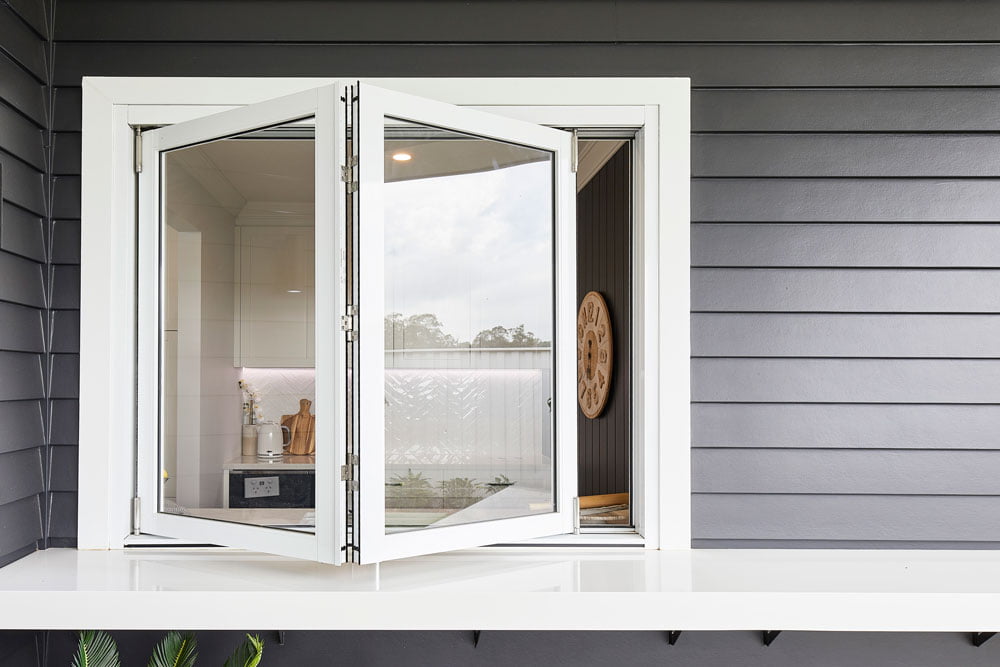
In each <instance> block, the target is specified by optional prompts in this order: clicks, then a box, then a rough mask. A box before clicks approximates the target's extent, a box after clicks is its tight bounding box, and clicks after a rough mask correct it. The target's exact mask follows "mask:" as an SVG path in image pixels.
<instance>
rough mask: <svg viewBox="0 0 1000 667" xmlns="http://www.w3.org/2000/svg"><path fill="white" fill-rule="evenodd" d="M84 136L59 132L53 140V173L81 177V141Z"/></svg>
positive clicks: (76, 133)
mask: <svg viewBox="0 0 1000 667" xmlns="http://www.w3.org/2000/svg"><path fill="white" fill-rule="evenodd" d="M82 138H83V135H82V134H81V133H79V132H58V133H56V135H55V137H54V139H53V145H54V150H53V158H52V164H53V173H55V174H68V175H76V176H79V175H80V156H81V154H80V151H81V146H80V141H81V140H82Z"/></svg>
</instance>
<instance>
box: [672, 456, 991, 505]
mask: <svg viewBox="0 0 1000 667" xmlns="http://www.w3.org/2000/svg"><path fill="white" fill-rule="evenodd" d="M997 444H998V445H1000V442H998V443H997ZM691 489H692V491H693V492H694V493H833V494H844V495H849V494H909V495H963V496H978V495H984V496H988V495H992V496H1000V451H982V450H980V451H921V450H914V449H909V450H906V449H902V450H900V449H896V450H872V449H868V450H866V449H848V450H843V449H719V448H710V449H695V450H693V451H692V452H691ZM997 502H998V503H1000V498H998V499H997Z"/></svg>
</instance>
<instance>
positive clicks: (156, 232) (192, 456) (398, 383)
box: [80, 79, 690, 563]
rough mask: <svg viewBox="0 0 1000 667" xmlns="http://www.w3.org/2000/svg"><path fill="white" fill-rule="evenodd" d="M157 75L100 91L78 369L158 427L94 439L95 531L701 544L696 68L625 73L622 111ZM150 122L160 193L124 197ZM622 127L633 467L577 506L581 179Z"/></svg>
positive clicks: (88, 482)
mask: <svg viewBox="0 0 1000 667" xmlns="http://www.w3.org/2000/svg"><path fill="white" fill-rule="evenodd" d="M146 81H147V80H141V79H140V80H134V79H88V80H86V81H85V120H84V190H85V194H84V223H83V224H84V241H83V252H84V253H85V255H84V257H85V266H89V267H93V268H92V269H90V271H89V273H88V272H87V271H85V272H84V275H83V277H82V282H83V292H84V297H83V298H84V305H85V306H89V307H84V308H83V309H82V316H83V318H84V319H83V322H82V334H81V335H82V337H83V338H84V339H85V340H86V339H89V340H90V341H92V342H93V343H94V344H93V345H86V344H85V345H83V346H82V348H83V350H84V352H83V360H82V362H81V373H82V377H84V380H85V382H87V381H88V379H93V381H94V382H96V383H97V384H100V385H103V387H104V388H106V389H107V393H104V394H103V395H104V396H105V397H107V396H111V395H118V396H124V395H127V393H128V392H130V391H134V392H135V393H133V394H132V400H133V401H134V403H135V405H136V413H135V424H136V431H135V433H136V434H137V435H132V434H127V433H126V432H125V429H122V430H121V432H114V431H113V432H112V433H110V434H109V435H110V437H109V438H106V439H104V440H103V441H100V439H98V438H93V439H91V438H89V437H88V436H87V435H86V434H87V433H88V432H89V431H88V430H87V429H86V428H84V427H82V428H81V448H82V449H81V452H82V455H81V470H80V485H81V499H80V503H81V521H80V544H81V546H82V547H103V548H107V547H112V548H115V547H117V546H121V545H122V542H121V540H122V538H123V537H124V535H125V534H126V533H128V532H130V531H131V532H136V533H138V532H141V533H142V534H144V535H149V536H160V537H165V538H175V539H177V540H179V541H181V542H182V543H198V544H206V543H207V544H219V545H224V546H234V547H240V548H247V549H252V550H257V551H265V552H271V553H275V554H282V555H289V556H295V557H299V558H306V559H311V560H318V561H321V562H327V563H341V562H360V563H374V562H379V561H382V560H387V559H393V558H401V557H407V556H412V555H419V554H425V553H434V552H439V551H443V550H449V549H459V548H466V547H472V546H479V545H488V544H496V543H512V542H518V541H523V540H526V539H530V538H535V539H538V540H540V541H541V543H552V542H553V541H555V542H560V541H562V542H566V541H567V540H571V538H572V533H574V532H576V533H579V532H580V531H581V529H580V526H581V517H580V515H581V513H583V514H584V515H588V516H589V515H594V516H595V519H594V520H593V521H600V520H608V519H602V517H611V520H612V521H618V523H619V524H620V525H621V527H620V528H606V529H604V530H600V531H598V533H592V534H589V535H586V536H584V538H585V539H586V541H587V543H588V544H593V543H600V542H602V541H607V542H608V543H623V541H624V542H627V541H628V540H629V539H630V537H629V535H632V536H635V537H637V538H638V539H640V540H642V541H643V542H644V544H645V546H646V547H653V548H655V547H671V548H678V547H680V548H687V547H688V546H689V543H690V527H689V516H688V515H689V512H690V501H689V498H688V495H689V493H690V479H689V452H688V448H689V445H688V442H689V434H688V417H687V414H688V401H689V389H688V377H689V376H688V363H687V356H688V341H687V335H688V333H687V332H688V328H687V310H688V305H687V304H688V282H687V281H688V278H687V275H688V271H687V267H688V264H689V261H688V253H689V251H688V242H687V238H688V222H687V217H688V216H687V177H688V173H687V141H688V139H687V133H688V127H687V108H686V107H687V82H686V81H678V80H655V81H656V82H657V85H658V87H654V88H652V90H658V91H659V97H658V98H657V96H656V95H652V94H650V93H649V92H648V91H649V90H650V88H649V87H648V81H649V80H636V81H645V82H647V85H646V86H643V85H640V84H638V83H635V82H633V83H632V84H631V86H629V85H623V84H622V82H626V84H627V82H628V81H630V80H616V81H617V82H619V84H618V85H620V86H622V85H623V87H622V88H621V90H622V91H623V92H627V95H626V96H625V99H623V100H622V101H623V102H626V103H628V104H624V105H622V106H620V107H608V106H601V105H596V104H594V102H595V101H596V100H594V98H593V95H592V90H593V89H591V88H587V87H586V86H584V85H580V84H582V83H583V81H582V80H575V81H572V82H570V81H564V80H559V82H560V83H561V84H565V88H564V89H563V90H558V89H554V88H552V87H551V86H550V87H548V88H545V87H539V86H537V85H536V83H537V82H538V81H539V80H530V81H533V83H532V84H530V85H528V86H527V87H526V88H524V87H521V86H519V85H518V84H519V83H523V82H512V81H511V80H490V81H486V80H436V79H424V80H391V81H385V80H383V81H374V80H362V81H357V80H342V81H315V82H312V83H313V85H314V87H312V88H309V87H308V86H306V85H303V82H302V80H297V81H295V82H289V81H282V82H281V83H280V84H279V83H277V82H276V81H273V80H269V86H267V88H268V90H271V91H272V92H273V93H275V95H274V96H272V99H261V97H262V95H261V93H260V89H259V87H258V88H251V87H248V86H246V85H245V82H244V83H243V84H238V83H234V84H233V85H232V86H227V85H226V83H227V80H219V82H220V85H219V86H215V87H210V86H209V87H206V86H203V85H201V86H199V85H195V86H189V87H188V88H186V89H184V90H183V91H182V87H181V86H175V85H174V84H170V85H168V86H167V88H163V87H156V86H151V85H149V84H148V83H144V82H146ZM172 81H173V80H172ZM463 82H464V84H463ZM590 85H593V83H592V82H591V84H590ZM170 86H174V87H173V89H171V88H170ZM292 86H294V87H292ZM209 88H211V90H209ZM98 90H99V91H100V93H101V95H100V97H99V98H98V94H97V93H98ZM584 91H586V92H584ZM282 93H288V94H285V95H283V96H281V94H282ZM171 96H176V97H175V100H176V101H177V102H179V103H181V104H183V105H184V106H163V102H165V101H168V99H169V98H171ZM109 98H111V99H115V100H117V104H108V103H107V102H108V100H109ZM431 98H438V99H431ZM443 100H447V101H443ZM560 100H561V101H562V102H564V105H563V106H559V105H558V102H559V101H560ZM192 102H194V103H196V104H198V105H201V106H191V103H192ZM454 102H460V103H462V104H463V105H465V106H458V105H456V104H454ZM504 102H508V103H509V104H510V106H503V103H504ZM638 102H644V103H638ZM649 102H656V104H650V103H649ZM234 104H239V105H240V106H236V107H235V108H234V107H233V105H234ZM588 104H590V105H591V106H588ZM227 107H228V108H227ZM470 107H472V108H470ZM88 112H89V114H88ZM88 119H89V120H88ZM664 119H669V120H670V126H669V129H668V130H665V128H664V125H663V122H662V121H663V120H664ZM104 124H107V125H108V126H109V127H102V126H103V125H104ZM130 125H131V126H137V127H139V129H140V132H139V133H138V134H137V137H136V139H135V143H136V144H137V145H139V147H140V150H141V159H140V160H138V163H139V164H138V166H139V167H140V173H139V188H138V193H137V194H135V193H134V192H132V193H130V192H129V191H128V188H125V187H121V188H116V189H109V190H108V191H104V190H101V189H99V187H98V185H99V184H100V183H101V180H100V178H99V175H101V174H104V175H105V176H107V177H108V178H110V180H112V181H118V180H119V179H120V180H121V182H123V183H124V182H125V179H126V178H128V177H127V176H126V175H125V174H124V173H123V171H122V168H123V165H124V162H125V160H124V159H123V158H124V157H125V155H126V150H125V146H126V145H129V147H131V146H130V144H131V143H132V139H133V138H132V137H131V136H130V135H129V134H128V133H129V132H130V129H129V126H130ZM566 128H572V130H573V131H572V132H571V131H569V130H568V129H566ZM102 129H103V130H105V131H107V132H109V133H110V135H112V136H114V137H122V139H125V138H126V137H127V138H128V140H129V141H128V144H126V143H124V142H117V139H116V142H117V143H119V144H121V145H118V148H117V149H113V150H110V154H109V149H108V147H107V146H108V145H109V143H105V144H103V145H99V144H98V143H96V142H97V141H98V140H99V137H100V132H101V130H102ZM612 139H613V141H612ZM584 142H586V143H584ZM112 143H115V142H112ZM624 144H628V152H627V155H628V156H629V159H630V160H631V162H630V164H631V165H632V166H631V172H630V173H631V180H630V190H628V191H627V192H626V193H625V195H624V196H626V197H627V198H628V199H629V201H630V202H631V206H630V208H631V222H630V224H631V237H630V238H629V239H628V243H629V244H630V247H631V253H632V258H633V259H632V262H633V264H632V268H631V271H632V274H631V289H632V294H631V301H630V307H631V312H632V328H631V331H630V336H629V337H628V339H627V341H625V343H623V344H627V345H628V346H629V347H630V349H631V356H630V358H629V359H628V360H627V363H629V364H630V371H631V372H630V373H629V378H630V379H629V381H630V383H631V384H630V389H631V395H632V397H633V399H632V402H631V403H630V406H629V407H630V408H631V423H630V424H629V426H630V428H631V441H632V443H634V444H633V445H632V452H631V458H630V466H631V470H630V472H629V474H628V480H629V482H628V484H629V486H628V488H627V489H625V490H626V491H627V493H619V494H614V495H608V496H606V497H603V496H602V497H593V498H590V499H587V500H586V501H585V503H584V506H582V509H581V503H580V502H579V500H578V498H577V497H578V496H579V495H580V493H579V488H578V477H579V467H578V462H577V440H576V435H577V419H578V412H579V410H580V408H579V407H578V405H577V399H578V397H577V390H578V384H577V379H578V378H577V373H578V350H577V315H578V311H577V309H578V307H579V303H578V301H577V297H578V294H577V289H578V285H577V266H576V264H577V244H576V226H577V218H576V211H575V204H576V196H577V189H578V183H580V182H581V181H580V180H579V179H580V178H581V176H580V174H577V173H576V172H577V171H578V167H579V166H581V165H582V168H581V169H580V170H579V171H581V172H582V173H583V174H584V178H590V177H592V176H593V174H594V172H596V170H597V169H599V167H600V165H601V164H603V161H606V160H608V159H609V158H610V156H611V155H612V154H613V153H614V152H615V151H617V150H618V149H619V148H620V147H621V146H622V145H624ZM116 145H117V144H116ZM581 146H582V148H581ZM665 150H670V151H672V152H671V154H670V155H669V156H665V155H664V151H665ZM128 166H129V167H131V166H132V165H131V164H129V165H128ZM88 184H91V185H93V186H94V187H93V188H92V189H88V187H87V186H88ZM668 194H669V197H670V199H671V201H670V208H669V209H666V208H665V207H664V206H663V202H664V198H665V197H667V196H668ZM101 197H104V198H105V199H106V200H107V201H108V205H109V209H111V210H114V211H115V212H116V214H115V215H112V216H110V217H109V216H107V215H105V216H103V219H102V220H98V219H97V218H96V217H95V216H94V215H93V213H94V202H95V201H97V200H100V198H101ZM130 197H137V198H138V199H137V206H138V211H139V221H138V225H137V226H136V225H135V223H134V221H133V222H131V225H133V226H132V227H131V229H137V230H138V231H137V232H136V233H135V234H136V235H135V236H134V237H132V236H130V235H131V233H132V232H131V231H130V227H129V226H128V225H126V224H125V223H126V218H127V213H126V212H127V211H128V205H129V203H130V202H129V201H128V200H129V198H130ZM131 203H132V205H133V206H135V205H136V201H135V200H134V199H132V201H131ZM88 204H90V206H88ZM132 210H135V209H134V208H133V209H132ZM102 235H104V236H105V238H112V237H115V236H116V235H117V238H116V240H115V241H114V243H111V244H109V245H106V246H105V247H104V248H101V251H102V252H103V255H104V257H105V259H104V260H103V262H101V263H102V264H105V265H108V264H110V266H106V268H105V269H100V268H98V267H97V266H96V262H88V261H86V260H87V259H88V258H89V257H90V256H92V253H94V252H95V251H96V250H97V249H98V247H99V244H100V239H101V238H102ZM130 238H131V239H132V242H133V243H134V247H135V248H136V249H137V252H138V258H137V259H138V261H137V262H136V263H135V266H137V269H136V271H135V273H134V274H132V275H123V274H122V273H121V272H122V271H123V269H122V268H121V267H122V266H123V265H131V264H129V263H128V262H125V261H124V258H125V257H126V256H127V255H128V252H129V247H128V245H129V239H130ZM109 248H110V250H109ZM109 252H110V254H111V258H110V259H111V262H109V261H108V253H109ZM87 253H91V255H88V254H87ZM119 255H120V257H118V256H119ZM116 257H117V258H118V259H122V260H123V261H122V263H121V264H115V263H114V260H115V258H116ZM102 271H103V274H102ZM115 271H118V272H119V273H118V275H117V278H118V281H116V280H115V278H114V277H113V275H114V273H115ZM121 279H125V280H124V282H126V283H131V284H133V285H135V286H136V294H137V296H136V300H135V302H134V307H133V308H134V309H133V310H132V312H129V308H128V307H127V306H128V303H129V300H128V298H126V299H125V303H124V304H123V303H120V302H118V303H116V299H117V298H120V297H121V296H122V293H121V292H119V290H121V289H122V285H121V284H119V283H120V282H121ZM102 290H103V292H104V293H105V294H106V297H105V301H104V302H103V303H102V304H101V305H100V306H98V305H97V304H95V303H93V297H94V295H96V294H98V293H101V292H102ZM109 298H110V300H108V299H109ZM88 301H91V303H90V304H88V303H87V302H88ZM109 304H110V305H109ZM123 306H125V307H123ZM101 308H103V309H104V311H103V316H104V317H105V318H106V320H105V321H104V322H102V323H101V325H100V330H101V331H102V332H107V331H108V323H109V322H110V323H111V324H112V325H113V328H112V333H111V336H110V340H109V339H108V337H107V336H106V334H105V339H104V340H100V339H99V338H98V337H97V318H98V317H100V316H101V315H102V313H101V312H99V311H100V310H101ZM681 313H683V318H682V317H681V316H680V314H681ZM114 325H117V326H114ZM117 327H123V328H122V330H119V329H118V328H117ZM128 327H134V329H133V330H137V331H138V337H137V342H136V343H134V345H137V348H135V354H134V357H135V358H136V359H137V360H138V361H137V364H136V365H135V366H134V367H131V368H129V367H128V366H127V365H125V366H123V365H121V363H120V359H121V357H120V356H117V355H118V354H120V352H121V351H122V350H127V349H128V348H129V347H131V346H132V345H133V343H132V341H131V340H130V339H129V337H128V336H127V335H126V334H127V331H128V330H129V329H128ZM116 346H117V349H114V348H115V347H116ZM111 356H115V357H116V359H118V361H117V362H116V363H115V364H105V365H103V366H102V359H107V358H109V357H111ZM99 368H102V369H103V372H102V373H98V372H97V371H96V369H99ZM88 369H89V370H88ZM130 375H131V377H132V378H134V379H133V380H132V381H131V382H130V383H127V382H126V379H127V378H128V377H129V376H130ZM133 388H134V389H133ZM91 395H92V394H91V393H90V392H87V391H84V392H82V396H81V421H82V422H86V421H87V420H90V419H92V418H95V417H99V416H100V411H101V407H100V406H98V405H97V404H96V403H94V402H93V401H92V399H91ZM105 400H106V398H105ZM665 420H670V421H668V422H665ZM665 424H667V427H666V428H665V427H664V425H665ZM133 456H134V457H135V458H134V460H135V462H136V468H135V476H134V479H132V480H128V479H123V478H120V477H117V476H116V471H121V470H127V469H128V464H127V460H123V459H128V458H131V457H133ZM101 479H108V480H109V481H110V482H111V483H110V484H109V485H108V487H107V488H99V482H100V480H101ZM133 496H134V502H133V512H132V516H129V515H128V514H129V513H128V512H127V511H126V512H124V513H123V512H122V511H121V509H120V503H122V502H124V503H126V504H127V503H128V501H129V500H130V499H132V498H133ZM587 503H589V504H592V505H596V508H591V507H589V506H586V504H587ZM609 503H610V504H609ZM623 517H624V518H623ZM583 523H584V524H586V518H585V520H584V522H583ZM586 530H587V528H586V527H585V528H584V532H586ZM591 530H593V529H591ZM560 536H562V537H560Z"/></svg>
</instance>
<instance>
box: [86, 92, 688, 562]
mask: <svg viewBox="0 0 1000 667" xmlns="http://www.w3.org/2000/svg"><path fill="white" fill-rule="evenodd" d="M334 78H338V79H349V78H352V77H331V78H329V79H306V78H287V79H275V78H154V77H110V78H106V77H86V78H84V80H83V140H82V143H83V156H82V202H81V218H82V224H81V297H80V308H81V325H80V328H81V331H80V350H81V353H80V378H81V386H80V466H79V532H78V544H79V547H80V548H81V549H109V548H111V549H114V548H120V547H122V546H123V545H124V543H125V540H126V539H127V536H128V534H129V532H130V528H131V525H132V524H131V522H132V517H131V503H130V499H131V497H132V495H133V492H134V491H133V490H134V483H135V482H134V480H135V455H134V447H135V437H136V435H135V416H136V414H135V406H136V397H135V368H136V367H135V363H136V354H135V350H136V342H135V341H136V335H135V327H136V320H135V306H136V303H135V291H136V290H135V287H136V275H135V240H136V239H135V206H136V201H135V173H134V170H133V164H132V154H133V135H132V131H131V129H130V123H132V124H168V123H174V122H178V121H179V120H184V119H188V118H193V117H197V116H201V115H207V114H209V113H213V112H215V111H221V110H223V109H225V108H231V107H234V106H240V105H245V104H250V103H253V102H258V101H261V100H264V99H268V98H272V97H278V96H281V95H288V94H291V93H295V92H299V91H302V90H305V89H309V88H315V87H318V86H321V85H324V84H327V83H330V82H331V81H332V80H333V79H334ZM364 81H367V82H370V83H374V84H377V85H379V86H382V87H385V88H390V89H393V90H398V91H401V92H407V93H411V94H417V95H422V96H424V97H431V98H434V99H438V100H442V101H445V102H449V103H452V104H461V105H466V106H476V107H489V108H490V111H493V112H494V113H507V114H509V115H511V116H513V117H520V118H524V116H525V115H527V116H529V117H530V118H531V120H532V121H533V122H536V123H542V124H551V125H556V126H562V127H601V126H615V125H618V126H632V127H639V128H641V129H640V131H639V133H638V135H637V141H636V148H637V150H636V159H637V160H638V161H639V162H638V163H639V164H641V166H642V168H641V169H640V170H639V173H641V180H637V182H636V183H635V188H634V189H635V195H634V197H635V206H634V212H635V216H634V217H635V222H634V224H635V237H636V238H635V258H636V262H635V264H636V267H637V275H636V287H637V289H636V294H635V297H634V300H635V306H636V313H641V314H642V315H641V317H642V319H641V324H640V320H638V319H637V321H636V325H637V326H636V341H635V343H636V344H635V351H636V353H635V358H634V361H633V363H634V364H635V369H636V376H637V379H636V382H637V383H638V385H637V386H636V387H635V392H636V393H635V406H634V413H635V417H634V420H635V424H634V438H633V440H634V444H633V451H634V459H635V465H636V466H641V470H642V471H643V474H642V475H638V476H636V479H637V482H639V483H638V484H637V485H636V488H635V489H634V504H635V506H636V507H637V509H638V511H637V512H636V519H637V530H638V531H639V532H640V533H641V534H642V535H643V536H644V538H645V540H644V542H645V546H646V547H647V548H661V549H689V548H690V545H691V517H690V515H691V462H690V461H691V456H690V439H691V438H690V328H689V321H690V316H689V313H690V270H689V268H690V185H689V183H690V81H689V80H688V79H680V78H609V79H584V78H575V79H570V78H561V79H551V78H498V79H459V78H450V79H446V78H436V79H423V78H413V79H364Z"/></svg>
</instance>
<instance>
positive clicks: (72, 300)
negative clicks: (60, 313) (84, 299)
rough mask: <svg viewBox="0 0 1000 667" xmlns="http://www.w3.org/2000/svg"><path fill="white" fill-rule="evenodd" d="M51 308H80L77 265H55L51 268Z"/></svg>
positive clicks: (78, 270) (78, 268)
mask: <svg viewBox="0 0 1000 667" xmlns="http://www.w3.org/2000/svg"><path fill="white" fill-rule="evenodd" d="M52 307H53V308H64V309H68V310H76V309H79V308H80V267H79V265H70V264H56V265H55V266H53V267H52Z"/></svg>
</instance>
